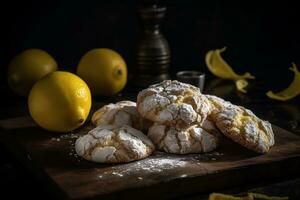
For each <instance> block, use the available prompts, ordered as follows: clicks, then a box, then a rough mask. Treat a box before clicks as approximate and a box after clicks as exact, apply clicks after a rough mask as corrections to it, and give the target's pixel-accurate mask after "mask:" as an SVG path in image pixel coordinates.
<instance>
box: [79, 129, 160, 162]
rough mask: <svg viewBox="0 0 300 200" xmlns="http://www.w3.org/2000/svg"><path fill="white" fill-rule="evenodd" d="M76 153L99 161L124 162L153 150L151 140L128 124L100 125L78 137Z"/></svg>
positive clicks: (87, 158)
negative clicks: (119, 125) (118, 125)
mask: <svg viewBox="0 0 300 200" xmlns="http://www.w3.org/2000/svg"><path fill="white" fill-rule="evenodd" d="M75 150H76V153H77V154H78V155H79V156H81V157H83V158H84V159H86V160H89V161H94V162H99V163H124V162H131V161H134V160H140V159H143V158H145V157H148V156H149V155H150V154H151V153H152V152H153V151H154V145H153V143H152V142H151V140H150V139H149V138H148V137H147V136H145V135H144V134H143V133H142V132H140V131H139V130H136V129H134V128H132V127H130V126H127V125H125V126H121V127H117V126H114V125H100V126H97V127H96V128H94V129H92V130H91V131H89V132H88V133H87V134H86V135H84V136H82V137H80V138H78V139H77V140H76V142H75Z"/></svg>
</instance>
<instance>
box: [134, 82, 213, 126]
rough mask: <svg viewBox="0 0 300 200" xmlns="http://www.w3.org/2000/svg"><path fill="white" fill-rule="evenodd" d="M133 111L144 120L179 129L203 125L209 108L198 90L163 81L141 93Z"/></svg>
mask: <svg viewBox="0 0 300 200" xmlns="http://www.w3.org/2000/svg"><path fill="white" fill-rule="evenodd" d="M137 109H138V112H139V113H140V114H141V115H142V116H143V117H144V118H146V119H148V120H151V121H153V122H157V123H159V124H164V125H168V126H176V128H179V129H181V128H186V127H188V126H190V125H192V124H193V123H197V124H201V123H203V121H204V120H205V119H206V117H207V115H208V113H209V112H210V104H209V101H208V99H207V98H206V97H205V95H202V94H201V92H200V90H199V88H196V87H194V86H192V85H189V84H185V83H181V82H178V81H171V80H166V81H163V82H161V83H159V84H155V85H151V86H150V87H149V88H147V89H144V90H142V91H141V92H140V93H139V94H138V97H137Z"/></svg>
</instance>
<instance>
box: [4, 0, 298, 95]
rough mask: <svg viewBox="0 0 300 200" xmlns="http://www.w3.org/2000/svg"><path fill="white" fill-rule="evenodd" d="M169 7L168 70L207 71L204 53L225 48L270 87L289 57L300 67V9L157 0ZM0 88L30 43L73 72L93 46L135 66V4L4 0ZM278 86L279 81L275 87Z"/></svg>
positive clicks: (124, 0) (281, 77) (284, 81)
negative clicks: (9, 68)
mask: <svg viewBox="0 0 300 200" xmlns="http://www.w3.org/2000/svg"><path fill="white" fill-rule="evenodd" d="M159 2H160V3H161V4H164V5H166V6H167V8H168V10H167V15H166V17H165V19H164V22H163V26H162V32H163V33H164V35H165V37H166V38H167V40H168V41H169V44H170V47H171V54H172V58H171V72H172V73H174V72H176V71H178V70H182V69H196V70H202V71H207V69H206V67H205V65H204V55H205V53H206V52H207V51H208V50H210V49H213V48H222V47H223V46H227V47H228V48H227V51H226V52H225V53H224V57H225V58H226V60H227V61H228V62H229V63H230V64H231V65H232V66H233V68H234V69H236V71H237V72H240V73H243V72H245V71H250V72H251V73H252V74H254V75H256V76H257V79H258V80H263V82H264V84H265V85H266V88H270V89H274V90H278V89H279V88H284V87H286V86H287V85H288V84H289V83H290V81H291V79H292V77H293V73H292V72H290V71H289V70H287V69H288V67H290V66H291V62H296V64H298V65H300V56H299V44H300V40H299V36H300V31H299V28H298V27H299V25H300V23H299V17H298V12H299V6H297V5H296V3H291V2H289V1H278V2H277V1H260V2H253V1H235V2H233V1H216V0H215V1H199V0H198V1H197V0H184V1H182V0H165V1H159ZM1 4H2V5H1V27H2V28H1V41H0V42H1V52H0V56H1V57H0V67H1V77H0V83H1V87H6V81H5V72H6V68H7V65H8V63H9V61H10V59H12V57H13V56H14V55H16V54H17V53H19V52H21V51H23V50H25V49H27V48H41V49H44V50H46V51H47V52H49V53H50V54H51V55H52V56H53V57H54V58H55V59H56V60H57V62H58V64H59V67H60V69H62V70H74V69H75V68H76V66H77V64H78V62H79V59H80V58H81V56H82V55H83V54H84V53H85V52H87V51H88V50H90V49H92V48H97V47H107V48H112V49H114V50H116V51H118V52H119V53H120V54H121V55H122V56H123V57H124V58H125V60H126V62H127V64H128V68H129V71H130V72H131V73H132V72H133V71H134V70H133V69H134V59H135V55H134V52H135V46H136V43H137V41H138V35H139V33H140V32H139V28H138V25H139V21H138V19H137V12H136V8H137V5H140V4H141V1H137V0H135V1H132V0H131V1H130V0H111V1H108V0H107V1H101V0H90V1H89V0H88V1H67V0H44V1H38V0H27V1H16V0H12V1H9V2H5V1H4V2H3V1H2V3H1ZM274 84H275V85H274Z"/></svg>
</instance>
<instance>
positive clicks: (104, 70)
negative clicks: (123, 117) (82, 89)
mask: <svg viewBox="0 0 300 200" xmlns="http://www.w3.org/2000/svg"><path fill="white" fill-rule="evenodd" d="M77 74H78V75H79V76H80V77H81V78H82V79H83V80H85V81H86V82H87V84H88V85H89V87H90V88H91V91H92V94H93V95H103V96H112V95H114V94H117V93H118V92H120V91H121V90H122V89H123V88H124V87H125V85H126V82H127V67H126V63H125V61H124V59H123V58H122V56H121V55H120V54H118V53H117V52H115V51H113V50H111V49H106V48H99V49H93V50H90V51H88V52H87V53H86V54H85V55H84V56H83V57H82V58H81V60H80V62H79V64H78V67H77Z"/></svg>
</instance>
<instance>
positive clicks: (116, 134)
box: [75, 80, 274, 163]
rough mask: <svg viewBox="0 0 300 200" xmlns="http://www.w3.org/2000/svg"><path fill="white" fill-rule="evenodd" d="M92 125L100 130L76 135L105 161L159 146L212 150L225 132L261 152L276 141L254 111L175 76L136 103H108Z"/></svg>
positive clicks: (83, 150) (85, 150)
mask: <svg viewBox="0 0 300 200" xmlns="http://www.w3.org/2000/svg"><path fill="white" fill-rule="evenodd" d="M92 123H93V124H94V125H95V126H96V128H94V129H93V130H91V131H90V132H89V133H88V134H87V135H84V136H82V137H80V138H79V139H77V141H76V144H75V148H76V152H77V154H78V155H80V156H82V157H83V158H85V159H87V160H90V161H95V162H102V163H120V162H130V161H134V160H139V159H142V158H145V157H147V156H149V155H150V154H151V153H152V152H153V151H154V149H157V150H161V151H165V152H167V153H174V154H188V153H203V152H209V151H212V150H214V149H216V148H217V146H218V145H219V141H220V136H221V135H222V134H221V133H223V134H224V135H225V136H227V137H228V138H230V139H232V140H233V141H235V142H237V143H239V144H241V145H242V146H244V147H246V148H248V149H250V150H253V151H256V152H258V153H266V152H268V151H269V149H270V147H271V146H272V145H274V135H273V131H272V128H271V124H270V123H269V122H267V121H264V120H261V119H259V118H258V117H257V116H256V115H254V114H253V113H252V112H251V111H250V110H248V109H245V108H243V107H241V106H237V105H234V104H232V103H230V102H228V101H225V100H223V99H221V98H219V97H216V96H212V95H204V94H201V92H200V90H199V89H198V88H196V87H194V86H192V85H189V84H185V83H181V82H178V81H171V80H167V81H163V82H161V83H159V84H155V85H151V86H150V87H149V88H147V89H145V90H142V91H141V92H139V94H138V97H137V103H135V102H132V101H121V102H118V103H116V104H108V105H105V106H103V107H102V108H100V109H99V110H97V111H96V112H95V113H94V114H93V116H92ZM146 135H147V136H148V137H147V136H146Z"/></svg>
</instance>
